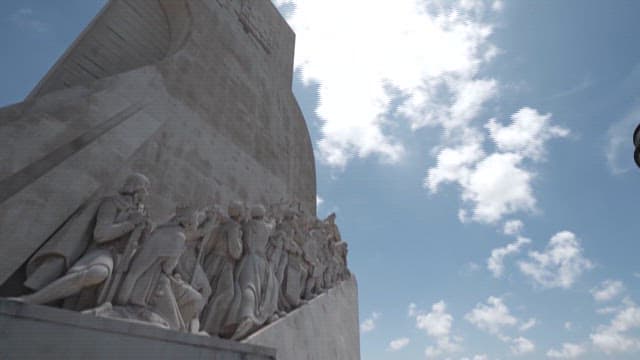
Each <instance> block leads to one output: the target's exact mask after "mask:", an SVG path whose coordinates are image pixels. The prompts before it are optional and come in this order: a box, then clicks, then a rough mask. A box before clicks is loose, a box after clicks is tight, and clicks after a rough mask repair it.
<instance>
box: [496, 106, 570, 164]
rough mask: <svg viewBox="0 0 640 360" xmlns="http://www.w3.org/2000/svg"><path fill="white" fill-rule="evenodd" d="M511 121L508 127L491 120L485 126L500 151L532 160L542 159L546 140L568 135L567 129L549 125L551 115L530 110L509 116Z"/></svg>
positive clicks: (523, 110)
mask: <svg viewBox="0 0 640 360" xmlns="http://www.w3.org/2000/svg"><path fill="white" fill-rule="evenodd" d="M511 120H512V122H511V124H510V125H507V126H504V125H502V124H500V123H498V122H497V121H496V120H495V119H491V120H489V122H488V123H487V125H485V126H486V128H487V129H488V130H489V134H490V136H491V139H492V140H493V142H494V143H495V145H496V147H497V148H498V149H499V150H500V151H503V152H513V153H517V154H519V155H521V156H523V157H526V158H530V159H532V160H536V161H538V160H541V159H543V158H544V156H545V153H546V150H545V144H546V142H547V141H548V140H551V139H553V138H562V137H566V136H567V135H569V130H568V129H566V128H563V127H560V126H555V125H551V114H544V115H543V114H540V113H538V111H537V110H535V109H532V108H528V107H524V108H522V109H520V110H518V111H517V112H516V113H515V114H513V115H511Z"/></svg>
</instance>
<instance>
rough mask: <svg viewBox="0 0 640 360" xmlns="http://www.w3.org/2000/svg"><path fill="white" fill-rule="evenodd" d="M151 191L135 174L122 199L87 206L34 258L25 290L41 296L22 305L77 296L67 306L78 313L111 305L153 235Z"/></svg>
mask: <svg viewBox="0 0 640 360" xmlns="http://www.w3.org/2000/svg"><path fill="white" fill-rule="evenodd" d="M149 187H150V182H149V180H148V179H147V178H146V177H145V176H144V175H142V174H133V175H130V176H129V177H128V178H127V179H126V180H125V183H124V185H123V186H122V188H121V189H120V191H119V193H118V194H117V195H115V196H112V197H107V198H104V199H103V200H102V201H101V202H100V203H99V204H97V205H96V204H86V205H85V206H84V207H83V208H82V209H81V210H80V211H78V213H77V214H75V215H74V217H73V218H72V219H70V220H69V221H68V222H67V224H66V225H65V226H64V227H63V228H62V229H61V230H60V231H58V232H57V233H56V234H55V235H54V236H53V238H52V239H51V240H50V241H49V242H48V243H47V244H46V245H45V246H44V247H43V249H41V250H40V251H39V252H38V253H36V255H34V257H33V258H32V260H31V261H30V262H29V264H28V266H27V281H26V282H25V285H26V286H27V287H29V288H31V289H34V290H37V291H36V292H34V293H32V294H29V295H25V296H22V297H20V298H17V299H16V300H19V301H24V302H28V303H34V304H45V303H49V302H52V301H54V300H58V299H64V298H67V297H70V296H72V295H77V297H76V298H75V299H74V300H75V301H71V302H70V301H68V302H67V303H68V304H67V306H69V307H73V308H77V309H85V308H90V307H94V306H96V305H99V304H101V303H104V302H107V301H110V298H109V297H112V296H113V294H114V292H113V290H112V289H114V287H116V286H117V285H118V284H117V281H118V279H115V276H114V275H121V274H122V273H123V272H124V271H126V267H127V265H128V264H127V262H128V261H130V259H131V256H132V255H133V253H134V252H135V249H136V247H137V244H138V241H139V240H140V237H141V236H142V233H143V232H144V230H145V229H146V230H148V229H149V226H150V225H149V223H148V221H147V220H146V212H145V208H144V203H143V201H144V198H145V197H146V196H147V194H148V189H149ZM96 209H97V210H96ZM114 270H115V271H114ZM65 272H66V273H65ZM63 273H65V274H64V275H63V276H62V277H59V278H57V279H55V278H56V277H58V276H60V275H61V274H63Z"/></svg>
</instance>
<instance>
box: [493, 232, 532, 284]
mask: <svg viewBox="0 0 640 360" xmlns="http://www.w3.org/2000/svg"><path fill="white" fill-rule="evenodd" d="M530 243H531V240H530V239H527V238H524V237H518V239H517V240H516V241H515V242H513V243H511V244H508V245H507V246H505V247H500V248H496V249H493V250H492V251H491V256H490V257H489V259H487V268H488V269H489V270H490V271H491V273H492V274H493V276H494V277H496V278H499V277H501V276H502V274H503V273H504V258H505V257H506V256H508V255H512V254H517V253H519V252H520V249H521V248H522V247H523V246H525V245H528V244H530Z"/></svg>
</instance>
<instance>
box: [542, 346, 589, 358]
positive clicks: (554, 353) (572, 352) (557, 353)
mask: <svg viewBox="0 0 640 360" xmlns="http://www.w3.org/2000/svg"><path fill="white" fill-rule="evenodd" d="M585 352H586V350H585V348H584V346H583V345H579V344H572V343H564V344H562V349H560V350H556V349H550V350H549V351H547V357H549V358H552V359H576V358H578V357H580V356H582V355H584V353H585Z"/></svg>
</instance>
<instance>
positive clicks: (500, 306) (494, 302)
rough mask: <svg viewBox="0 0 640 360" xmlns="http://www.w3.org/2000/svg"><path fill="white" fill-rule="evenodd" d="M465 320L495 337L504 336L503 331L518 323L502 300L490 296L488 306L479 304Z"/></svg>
mask: <svg viewBox="0 0 640 360" xmlns="http://www.w3.org/2000/svg"><path fill="white" fill-rule="evenodd" d="M464 318H465V319H466V320H467V321H469V322H470V323H471V324H473V325H475V326H476V327H478V328H479V329H481V330H484V331H487V332H489V333H490V334H493V335H502V329H503V328H505V327H511V326H514V325H516V324H517V323H518V319H516V318H515V317H513V316H512V315H511V313H510V312H509V308H508V307H507V306H506V305H505V304H504V303H503V302H502V299H501V298H498V297H494V296H490V297H489V298H488V299H487V304H482V303H479V304H477V305H476V307H475V308H474V309H473V310H471V312H469V313H467V314H466V315H465V316H464Z"/></svg>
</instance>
